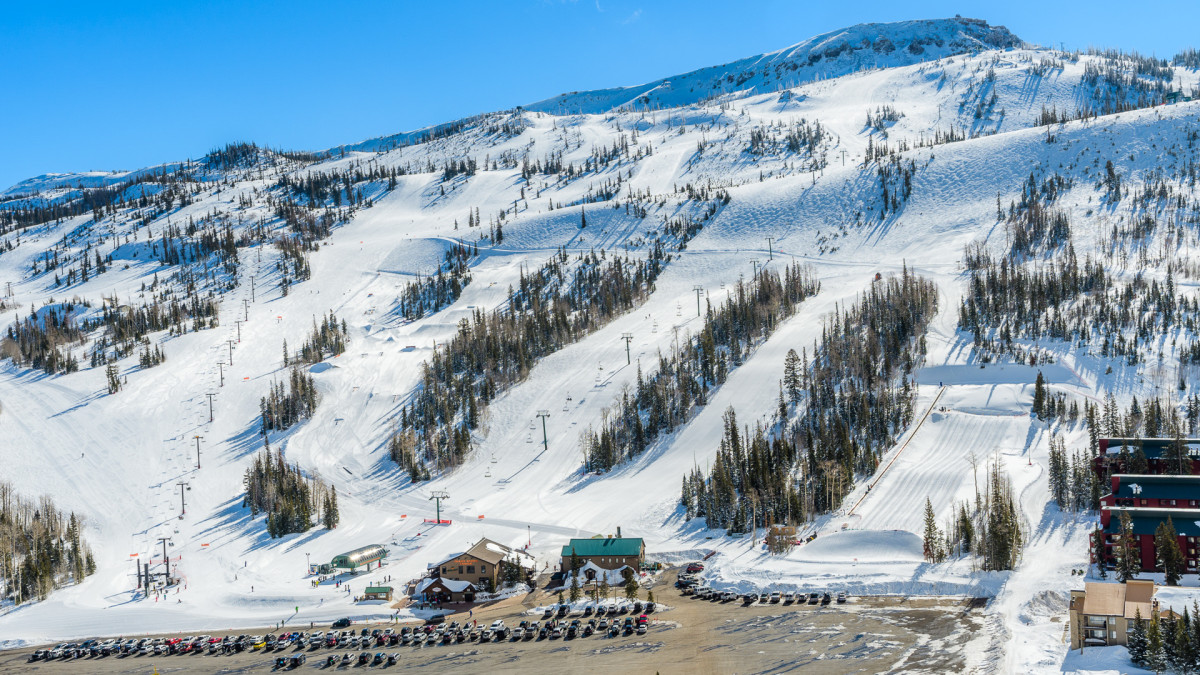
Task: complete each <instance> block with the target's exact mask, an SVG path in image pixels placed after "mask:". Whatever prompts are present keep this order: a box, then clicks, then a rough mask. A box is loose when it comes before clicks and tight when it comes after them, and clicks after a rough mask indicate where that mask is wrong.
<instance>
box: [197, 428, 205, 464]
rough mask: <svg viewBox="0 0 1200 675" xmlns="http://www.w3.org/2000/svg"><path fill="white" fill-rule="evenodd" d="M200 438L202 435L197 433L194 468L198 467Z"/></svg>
mask: <svg viewBox="0 0 1200 675" xmlns="http://www.w3.org/2000/svg"><path fill="white" fill-rule="evenodd" d="M201 438H204V437H203V436H201V435H199V434H197V435H196V468H197V469H199V468H200V439H201Z"/></svg>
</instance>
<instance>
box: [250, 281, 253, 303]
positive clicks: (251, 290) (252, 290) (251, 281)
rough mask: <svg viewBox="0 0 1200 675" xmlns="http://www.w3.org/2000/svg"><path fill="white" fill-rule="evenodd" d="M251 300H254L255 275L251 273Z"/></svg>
mask: <svg viewBox="0 0 1200 675" xmlns="http://www.w3.org/2000/svg"><path fill="white" fill-rule="evenodd" d="M250 302H254V275H253V274H251V275H250Z"/></svg>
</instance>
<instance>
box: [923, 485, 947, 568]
mask: <svg viewBox="0 0 1200 675" xmlns="http://www.w3.org/2000/svg"><path fill="white" fill-rule="evenodd" d="M924 545H925V559H926V560H928V561H929V562H941V561H942V558H943V554H942V534H941V532H940V531H939V530H938V526H937V517H936V516H934V514H933V504H932V502H930V501H929V497H926V498H925V538H924Z"/></svg>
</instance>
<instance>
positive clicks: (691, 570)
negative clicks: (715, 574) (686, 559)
mask: <svg viewBox="0 0 1200 675" xmlns="http://www.w3.org/2000/svg"><path fill="white" fill-rule="evenodd" d="M703 571H704V563H698V562H694V563H688V566H687V573H688V574H695V573H697V572H703Z"/></svg>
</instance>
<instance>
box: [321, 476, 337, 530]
mask: <svg viewBox="0 0 1200 675" xmlns="http://www.w3.org/2000/svg"><path fill="white" fill-rule="evenodd" d="M340 520H341V515H339V514H338V504H337V486H336V485H335V486H333V487H331V488H330V491H329V494H328V495H327V496H326V497H325V514H324V516H323V517H322V519H321V522H322V523H323V524H324V525H325V529H327V530H332V529H334V528H336V527H337V526H338V522H339V521H340Z"/></svg>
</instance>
